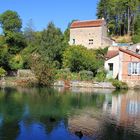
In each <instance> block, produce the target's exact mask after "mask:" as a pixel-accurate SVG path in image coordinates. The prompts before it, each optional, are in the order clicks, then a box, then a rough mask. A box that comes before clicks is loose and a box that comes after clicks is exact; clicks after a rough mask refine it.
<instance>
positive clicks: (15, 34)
mask: <svg viewBox="0 0 140 140" xmlns="http://www.w3.org/2000/svg"><path fill="white" fill-rule="evenodd" d="M0 25H1V27H2V29H3V33H4V36H5V40H6V43H7V45H8V46H9V52H10V54H16V53H18V52H19V51H20V50H22V49H23V48H24V47H25V40H24V37H23V34H22V32H21V27H22V21H21V19H20V17H19V15H18V13H17V12H15V11H11V10H7V11H5V12H4V13H2V14H1V15H0Z"/></svg>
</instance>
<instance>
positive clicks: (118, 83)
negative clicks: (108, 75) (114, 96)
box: [112, 80, 128, 89]
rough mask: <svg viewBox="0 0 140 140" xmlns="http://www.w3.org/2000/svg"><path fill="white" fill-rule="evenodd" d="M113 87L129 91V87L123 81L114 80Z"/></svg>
mask: <svg viewBox="0 0 140 140" xmlns="http://www.w3.org/2000/svg"><path fill="white" fill-rule="evenodd" d="M112 85H113V86H114V87H116V89H128V85H127V84H126V83H125V82H122V81H118V80H113V81H112Z"/></svg>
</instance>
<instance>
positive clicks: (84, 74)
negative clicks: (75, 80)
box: [79, 70, 93, 80]
mask: <svg viewBox="0 0 140 140" xmlns="http://www.w3.org/2000/svg"><path fill="white" fill-rule="evenodd" d="M79 75H80V80H92V79H93V72H92V71H85V70H83V71H80V72H79Z"/></svg>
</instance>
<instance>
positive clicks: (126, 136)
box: [0, 88, 140, 140]
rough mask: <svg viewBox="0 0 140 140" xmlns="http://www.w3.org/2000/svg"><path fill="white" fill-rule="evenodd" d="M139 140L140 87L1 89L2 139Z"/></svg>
mask: <svg viewBox="0 0 140 140" xmlns="http://www.w3.org/2000/svg"><path fill="white" fill-rule="evenodd" d="M80 139H81V140H140V91H131V90H130V91H112V92H111V91H110V90H96V89H94V90H91V89H72V90H63V89H61V88H60V89H47V88H30V89H26V88H17V89H12V88H4V89H0V140H80Z"/></svg>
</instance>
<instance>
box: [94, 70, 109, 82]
mask: <svg viewBox="0 0 140 140" xmlns="http://www.w3.org/2000/svg"><path fill="white" fill-rule="evenodd" d="M95 79H96V80H97V81H98V82H103V81H105V79H106V71H105V70H104V69H101V70H99V71H98V72H97V74H96V78H95Z"/></svg>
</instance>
